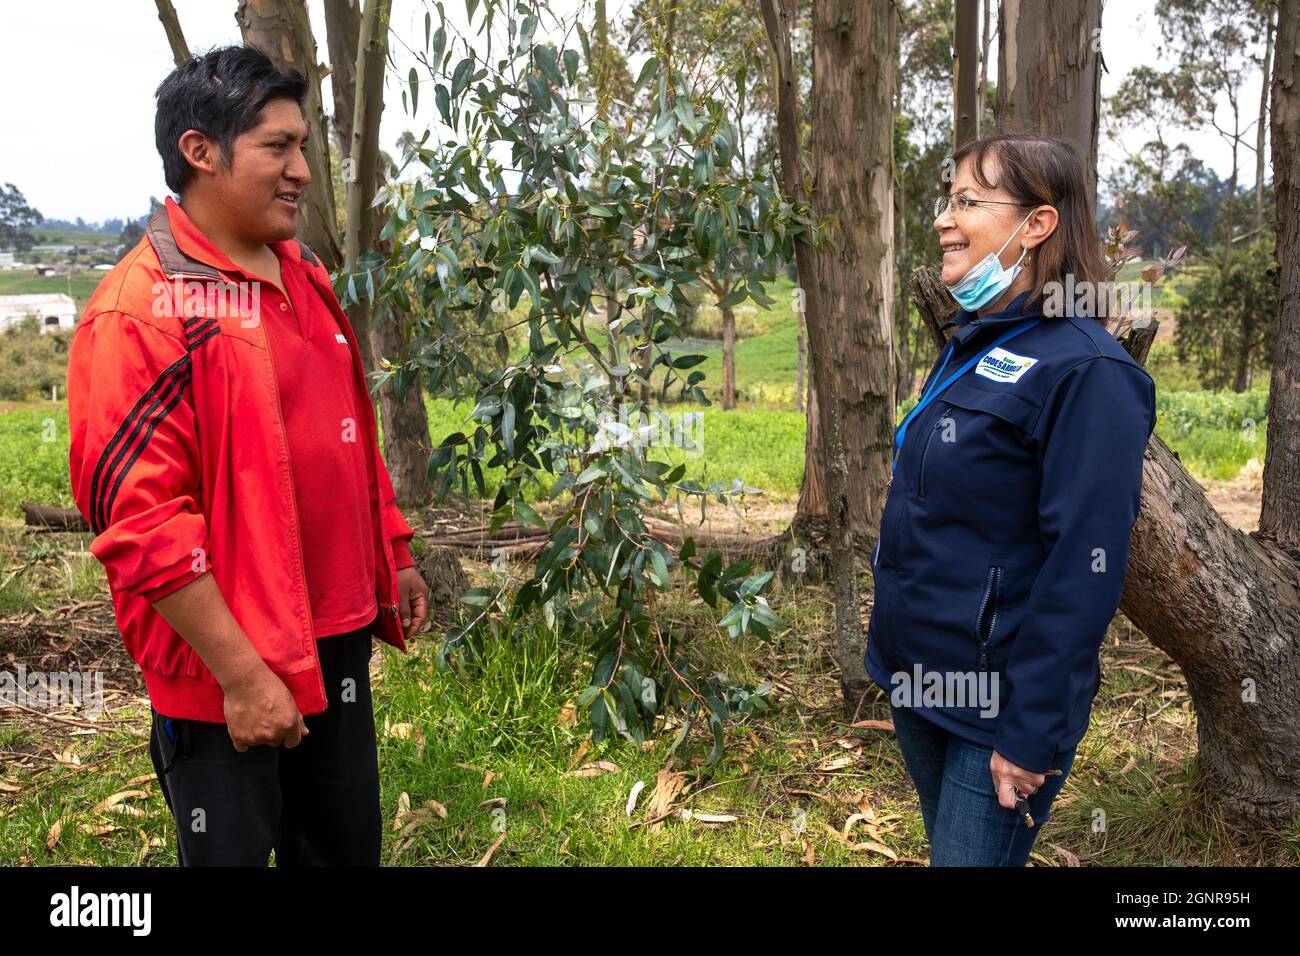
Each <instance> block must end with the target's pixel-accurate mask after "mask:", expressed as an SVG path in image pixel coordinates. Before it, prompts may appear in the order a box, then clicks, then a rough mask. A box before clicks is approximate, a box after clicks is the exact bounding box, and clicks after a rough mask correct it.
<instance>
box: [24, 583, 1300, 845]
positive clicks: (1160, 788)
mask: <svg viewBox="0 0 1300 956" xmlns="http://www.w3.org/2000/svg"><path fill="white" fill-rule="evenodd" d="M472 573H474V574H476V575H482V574H485V573H486V569H485V568H483V567H482V566H479V565H473V566H472ZM56 591H57V588H56V587H53V586H51V592H56ZM51 596H53V597H57V598H58V603H62V602H63V601H64V600H68V599H71V597H72V596H71V595H66V596H65V595H57V594H54V593H51ZM775 599H776V606H778V607H779V608H780V610H781V613H782V615H783V616H784V617H785V618H786V620H787V621H789V623H790V624H791V628H790V630H789V631H788V632H786V633H785V634H784V635H782V636H781V637H779V638H778V639H776V640H775V641H773V642H772V643H771V644H763V643H761V642H758V641H755V640H747V641H743V642H740V643H732V642H731V641H729V640H728V639H726V638H725V637H723V636H722V635H721V634H719V632H718V630H717V628H716V626H715V625H714V624H713V620H712V612H711V611H710V610H709V609H708V608H705V607H701V606H699V605H698V604H690V603H686V602H684V601H683V600H682V599H681V598H679V597H677V596H676V595H673V596H669V597H667V598H666V599H665V600H664V603H663V606H662V607H661V608H660V609H659V613H660V615H661V616H663V617H668V618H671V619H672V620H673V621H674V622H675V623H679V624H682V625H683V626H685V627H686V628H687V629H688V631H689V633H690V634H691V635H692V638H691V645H690V646H691V648H692V650H693V651H698V652H701V653H704V654H706V655H707V656H708V657H709V659H710V660H712V661H713V662H714V666H715V667H716V668H718V669H721V670H724V671H725V672H727V673H728V674H730V675H731V676H732V677H734V678H736V679H738V680H743V681H748V680H754V679H758V678H762V677H770V676H772V675H774V674H777V673H779V674H781V677H780V684H781V686H780V687H779V688H778V690H777V692H776V694H775V695H774V703H775V705H776V709H775V710H774V711H773V712H771V713H770V714H768V715H766V716H764V718H762V719H759V720H753V719H751V720H748V721H745V722H741V723H736V724H732V725H730V726H729V729H728V738H727V750H726V753H725V755H724V757H723V759H722V761H721V762H720V763H719V764H717V765H716V766H714V767H705V766H702V765H701V761H702V758H703V756H704V755H705V753H706V751H707V749H708V741H707V739H706V736H707V735H706V733H705V732H703V731H702V730H701V729H699V728H695V729H693V730H692V732H691V734H690V735H689V736H688V738H687V741H686V743H685V744H683V746H682V747H681V748H680V749H679V750H678V752H677V754H675V755H674V756H673V757H672V758H669V757H668V754H667V750H668V747H669V746H670V742H671V738H672V736H673V735H672V734H671V733H661V734H659V735H658V736H656V737H655V738H654V739H653V740H652V741H650V742H649V743H648V744H647V745H646V746H645V747H644V748H637V747H636V746H634V745H633V744H631V743H628V742H626V741H612V742H608V743H606V744H603V745H595V746H593V745H592V744H591V743H590V741H589V740H588V738H587V734H586V731H585V728H584V727H583V726H582V725H579V726H576V727H575V726H573V724H572V721H570V720H568V719H566V716H565V715H566V705H568V704H570V703H571V702H572V701H573V699H574V697H575V695H576V694H577V692H578V691H579V690H580V689H581V688H582V687H583V686H585V685H586V683H587V680H588V675H589V673H590V666H591V660H590V656H589V655H588V654H587V652H586V650H585V649H584V648H583V647H581V646H577V645H572V644H566V643H564V642H561V641H560V640H559V639H557V638H556V637H555V636H554V635H553V634H552V633H551V632H549V631H548V630H547V629H546V628H545V627H544V626H540V625H537V624H529V625H527V626H522V627H519V628H516V629H515V630H514V631H512V632H508V633H506V634H505V635H503V636H502V637H501V638H500V639H498V640H496V641H493V642H490V643H488V644H487V645H486V646H485V648H484V650H483V651H482V652H481V653H480V655H479V657H478V658H476V659H475V660H473V661H465V667H464V668H463V670H462V669H461V668H457V667H452V668H450V669H448V670H447V671H444V672H439V671H438V670H437V669H436V668H435V666H434V649H435V639H434V637H433V636H432V635H429V636H427V637H425V638H422V639H420V640H417V641H416V642H414V643H413V644H412V649H411V651H410V652H409V653H407V654H405V655H403V654H399V653H397V652H396V651H394V650H393V649H391V648H388V647H387V646H383V645H379V647H380V650H379V652H378V661H377V666H378V668H379V673H378V674H377V675H376V676H375V678H374V684H373V690H374V701H375V721H376V731H377V737H378V743H379V762H380V779H381V802H382V808H383V818H384V821H385V829H384V846H383V862H384V863H385V864H396V865H426V864H438V865H472V864H474V863H477V862H479V861H480V860H482V859H483V858H484V857H485V856H486V855H487V854H488V852H489V851H493V856H492V865H498V866H499V865H610V866H623V865H641V866H662V865H700V866H704V865H708V866H717V865H798V864H801V863H806V862H809V861H811V862H813V863H816V864H820V865H882V864H884V863H886V862H887V861H888V857H887V856H886V855H885V854H884V853H882V852H879V851H878V850H876V849H874V848H871V847H870V846H869V845H868V844H869V843H870V842H875V843H878V844H880V845H882V846H883V847H886V848H887V850H888V852H889V853H892V854H894V855H895V856H897V857H900V858H903V859H912V860H923V859H924V858H925V857H926V856H927V854H928V849H927V844H926V840H925V836H924V829H923V826H922V824H921V819H920V813H919V808H918V806H917V802H916V797H915V792H914V791H913V789H912V786H911V783H910V780H909V778H908V776H907V773H906V770H905V767H904V765H903V762H902V759H901V756H900V754H899V751H898V747H897V743H896V740H895V739H894V736H893V734H892V733H890V732H888V731H881V730H874V729H861V730H853V729H850V728H849V727H848V726H847V723H846V721H844V719H843V718H842V717H841V716H840V713H839V710H838V708H837V707H836V704H835V699H836V697H837V695H838V693H839V687H838V679H837V677H836V675H835V670H834V667H833V666H832V665H831V664H830V662H829V659H828V654H827V648H826V647H825V646H824V645H823V644H821V643H820V642H819V638H818V637H817V635H819V634H822V633H823V632H824V629H825V627H826V624H827V621H828V618H829V615H830V606H829V602H828V600H827V597H826V595H825V593H824V592H823V591H822V590H821V589H819V588H810V589H799V590H791V591H782V592H779V593H778V594H777V595H775ZM1103 654H1104V655H1105V659H1104V663H1103V672H1104V673H1105V675H1106V680H1105V682H1104V684H1103V687H1102V690H1101V692H1100V694H1099V696H1098V698H1097V702H1096V705H1095V706H1094V709H1093V718H1092V727H1091V729H1090V731H1089V734H1088V736H1087V737H1086V738H1085V740H1084V743H1083V745H1082V747H1081V749H1080V752H1079V756H1078V758H1077V759H1076V762H1075V769H1074V771H1073V772H1072V773H1071V775H1070V777H1069V779H1067V781H1066V784H1065V787H1064V789H1063V790H1062V793H1061V796H1060V797H1059V798H1058V801H1057V803H1056V805H1055V806H1054V808H1053V813H1052V817H1051V819H1050V820H1049V821H1048V822H1047V823H1046V824H1045V827H1044V832H1043V834H1042V836H1041V837H1040V838H1039V841H1038V844H1037V846H1036V848H1035V852H1034V855H1033V857H1032V858H1031V860H1032V862H1033V863H1034V864H1035V865H1037V866H1060V865H1063V863H1064V857H1063V855H1062V854H1061V853H1060V852H1058V850H1057V849H1055V847H1060V848H1061V849H1062V850H1064V851H1066V852H1068V853H1071V854H1074V855H1075V856H1077V857H1079V858H1080V859H1081V860H1082V861H1083V862H1084V863H1085V864H1086V865H1121V864H1125V863H1131V864H1145V865H1152V864H1156V865H1162V864H1163V865H1168V864H1171V863H1178V864H1183V865H1195V864H1228V865H1240V864H1251V863H1254V864H1260V863H1263V864H1272V865H1281V864H1285V862H1286V861H1287V860H1291V861H1294V859H1295V854H1296V853H1297V852H1300V826H1297V827H1292V828H1290V829H1287V830H1284V831H1282V832H1279V833H1271V834H1265V835H1263V836H1262V837H1261V838H1260V839H1259V841H1258V843H1256V844H1255V845H1250V844H1246V845H1239V844H1237V843H1235V842H1234V841H1233V840H1232V839H1231V838H1230V837H1229V834H1228V832H1227V830H1226V829H1225V827H1224V825H1223V824H1222V822H1221V821H1220V820H1219V818H1218V817H1217V815H1216V814H1215V813H1214V811H1213V808H1212V807H1210V806H1208V805H1207V803H1206V801H1205V799H1204V795H1203V794H1202V793H1201V791H1200V789H1199V777H1198V772H1197V767H1196V761H1195V757H1194V750H1195V721H1194V715H1193V714H1191V713H1190V711H1188V710H1186V709H1184V708H1182V707H1177V706H1175V707H1170V708H1168V709H1165V710H1163V711H1161V713H1160V714H1158V715H1156V716H1153V717H1151V718H1150V719H1148V720H1146V721H1143V722H1141V723H1135V722H1134V721H1133V720H1132V719H1131V714H1132V710H1133V697H1134V695H1150V694H1153V693H1154V692H1153V690H1152V687H1153V685H1152V683H1151V681H1152V676H1150V675H1154V674H1156V672H1157V671H1166V672H1170V674H1171V679H1170V680H1169V682H1168V683H1162V684H1160V685H1159V686H1162V687H1164V686H1169V687H1172V689H1173V691H1172V692H1175V693H1179V694H1182V695H1184V696H1185V687H1184V686H1183V685H1182V684H1181V679H1180V678H1178V677H1177V675H1176V673H1175V672H1172V671H1171V669H1172V665H1171V664H1170V663H1169V662H1168V660H1167V659H1166V658H1164V657H1163V655H1161V654H1160V652H1158V651H1156V650H1155V649H1154V648H1152V647H1151V646H1150V645H1149V644H1147V643H1146V642H1145V641H1144V640H1141V639H1139V638H1136V637H1132V636H1130V637H1128V638H1127V639H1126V640H1124V641H1123V642H1122V643H1121V641H1120V640H1118V639H1117V640H1116V641H1107V647H1106V649H1105V650H1104V652H1103ZM1116 658H1123V660H1124V661H1125V662H1132V661H1134V660H1137V661H1139V662H1140V663H1141V670H1138V671H1133V670H1126V669H1124V668H1123V667H1120V666H1117V665H1116V664H1114V663H1113V662H1114V661H1115V659H1116ZM1158 676H1161V677H1163V675H1158ZM1166 693H1168V692H1166ZM1175 703H1177V701H1175ZM147 714H148V711H147V708H145V707H144V706H143V705H142V704H140V703H135V704H127V705H126V706H118V707H117V708H116V709H114V710H113V711H112V712H111V714H110V715H109V717H110V719H109V720H103V721H100V722H98V725H97V726H95V728H94V729H95V730H96V733H93V734H89V735H86V734H72V733H69V731H70V730H73V729H75V728H72V727H69V726H67V725H63V726H60V725H57V724H53V723H50V722H45V723H33V724H32V725H30V726H24V727H6V728H0V752H3V753H7V754H15V753H31V752H34V751H36V749H37V748H38V747H40V746H41V745H42V744H53V746H54V750H53V752H54V753H64V754H65V756H66V755H68V754H70V755H72V756H74V757H75V759H76V760H77V761H79V763H78V764H57V765H56V764H55V763H54V762H53V760H52V758H48V757H47V758H46V759H42V760H37V761H35V764H34V768H35V769H33V770H22V769H17V768H15V767H12V766H11V767H10V768H9V769H7V770H6V772H5V773H4V774H3V777H4V779H5V780H6V781H7V782H8V783H9V784H10V785H13V786H17V787H18V788H19V789H18V792H16V793H11V794H6V793H0V865H13V864H17V863H20V862H24V861H25V862H28V863H32V864H36V865H50V864H69V863H83V864H91V865H97V866H105V865H137V864H141V863H142V864H144V865H162V866H166V865H173V864H174V862H175V859H176V857H175V852H176V851H175V836H174V831H173V829H172V821H171V818H170V815H169V813H168V811H167V808H166V805H165V803H164V801H163V798H162V796H161V794H160V792H159V790H158V787H157V783H156V781H155V780H154V779H153V769H152V765H151V763H150V761H149V757H148V753H147V749H146V744H147V737H146V736H145V735H146V733H147V729H148V719H147ZM859 716H860V717H861V718H874V719H882V718H887V717H888V708H887V706H886V704H885V703H884V701H883V700H877V701H875V702H871V703H868V704H867V705H866V707H865V708H864V710H863V711H862V713H861V714H860V715H859ZM598 761H607V762H608V763H609V764H611V765H612V768H605V769H604V770H603V771H602V772H600V773H599V774H598V775H595V776H583V775H579V774H577V773H574V771H575V770H580V769H581V768H583V767H585V766H587V765H589V764H593V763H596V762H598ZM665 769H667V770H670V771H674V772H681V773H683V774H685V776H686V780H687V781H688V782H689V783H690V789H689V791H688V792H687V793H686V795H685V797H684V798H682V799H680V800H679V801H678V802H677V803H676V804H675V807H676V808H684V809H688V810H690V811H691V812H692V813H694V814H713V815H725V816H726V817H727V818H729V820H730V822H725V823H720V824H710V823H706V822H702V821H700V820H698V819H683V818H677V817H674V818H672V819H668V820H666V821H664V824H663V828H662V829H661V830H660V831H658V832H655V831H653V830H652V829H650V828H649V827H647V826H636V824H639V823H644V822H645V821H646V820H647V806H648V802H649V797H650V794H651V792H652V791H653V789H654V787H655V783H656V775H657V774H658V773H659V772H660V771H661V770H665ZM638 782H643V783H644V784H645V787H644V789H643V790H642V791H641V794H640V797H639V800H638V802H637V806H636V808H635V810H634V811H633V814H632V815H631V816H630V817H629V816H628V815H627V814H626V804H627V801H628V797H629V794H630V793H631V790H632V788H633V786H634V785H635V784H637V783H638ZM128 790H131V791H143V793H142V794H137V795H134V796H130V797H128V798H126V799H125V800H124V801H123V802H124V803H126V804H127V805H128V806H129V807H132V808H133V812H132V813H129V814H125V815H123V814H118V813H115V812H113V811H110V810H105V809H97V806H98V805H99V804H100V803H101V801H104V800H105V799H106V798H108V797H109V796H111V795H114V794H120V793H122V792H123V791H128ZM430 801H432V802H433V803H430ZM438 807H441V808H442V809H443V810H445V812H446V816H445V818H444V817H443V816H442V815H441V813H439V812H438V811H437V808H438ZM408 808H409V809H410V810H413V811H416V813H415V815H413V816H403V815H402V814H403V811H405V810H406V809H408ZM1099 813H1100V814H1101V815H1102V816H1103V818H1104V821H1105V829H1104V830H1100V831H1099V830H1098V829H1097V828H1096V826H1095V824H1096V821H1097V820H1098V815H1099ZM854 814H866V815H867V820H865V821H863V820H862V819H861V818H859V821H858V822H857V823H856V824H855V828H854V829H853V831H852V834H851V838H850V840H849V841H848V842H849V843H852V844H855V845H856V847H857V848H856V849H850V848H849V847H848V846H846V845H845V842H844V841H842V840H841V839H839V838H837V837H836V836H834V835H832V833H831V831H832V830H834V831H836V832H837V833H841V834H842V833H843V829H844V827H845V824H846V823H847V822H848V821H849V819H850V817H851V816H853V815H854ZM394 823H396V826H394ZM56 824H57V825H58V831H57V836H58V838H57V840H55V841H54V845H53V847H52V848H50V847H48V846H47V842H48V841H49V840H50V836H51V830H52V828H54V827H55V826H56ZM868 824H869V826H868ZM111 826H116V827H119V829H117V830H113V831H108V832H105V831H104V829H103V828H105V827H111ZM498 841H500V842H499V843H498ZM494 847H495V849H494Z"/></svg>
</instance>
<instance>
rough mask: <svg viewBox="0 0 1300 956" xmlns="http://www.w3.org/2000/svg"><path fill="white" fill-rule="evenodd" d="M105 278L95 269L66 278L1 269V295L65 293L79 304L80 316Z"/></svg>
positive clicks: (28, 270) (23, 270)
mask: <svg viewBox="0 0 1300 956" xmlns="http://www.w3.org/2000/svg"><path fill="white" fill-rule="evenodd" d="M103 278H104V273H103V272H100V271H98V270H95V269H81V270H79V271H77V272H74V273H72V274H71V275H66V276H38V275H37V274H36V272H35V270H33V269H0V295H27V294H29V293H37V292H63V293H66V294H68V295H70V296H72V298H73V300H74V301H75V302H76V303H77V315H78V316H80V315H81V313H82V312H84V311H85V310H86V304H87V303H88V302H90V297H91V295H93V294H94V292H95V288H96V287H97V286H98V285H99V283H100V280H102V279H103Z"/></svg>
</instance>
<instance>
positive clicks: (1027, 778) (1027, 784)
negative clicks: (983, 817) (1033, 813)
mask: <svg viewBox="0 0 1300 956" xmlns="http://www.w3.org/2000/svg"><path fill="white" fill-rule="evenodd" d="M989 772H991V773H992V774H993V787H994V789H995V790H997V793H998V803H1000V804H1001V805H1002V806H1004V807H1006V808H1007V809H1008V810H1014V809H1015V808H1016V791H1019V792H1020V794H1021V795H1022V796H1024V797H1025V798H1026V799H1027V798H1029V797H1031V796H1033V794H1034V793H1035V792H1036V791H1037V790H1038V788H1039V787H1041V786H1042V785H1043V781H1044V780H1046V779H1047V775H1046V774H1041V773H1031V772H1030V771H1028V770H1022V769H1021V768H1019V767H1017V766H1016V765H1015V764H1013V763H1012V762H1011V761H1010V760H1008V759H1007V758H1006V757H1004V756H1002V754H1000V753H998V752H997V751H996V750H995V751H993V759H991V760H990V761H989Z"/></svg>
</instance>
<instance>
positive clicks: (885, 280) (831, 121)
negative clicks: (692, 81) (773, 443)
mask: <svg viewBox="0 0 1300 956" xmlns="http://www.w3.org/2000/svg"><path fill="white" fill-rule="evenodd" d="M896 47H897V39H896V19H895V13H894V10H893V7H892V6H890V5H887V4H862V3H857V2H850V0H838V2H819V3H816V4H814V6H813V50H814V52H813V85H812V122H811V128H812V141H813V150H812V153H813V155H812V166H813V176H814V182H815V183H816V188H815V190H814V192H813V206H814V209H815V210H816V212H817V215H818V218H819V219H832V218H833V219H834V220H835V221H836V223H837V227H836V229H835V230H834V232H833V233H832V235H831V238H830V239H829V240H828V243H827V245H826V246H825V247H823V249H822V251H821V252H820V253H819V254H818V255H817V256H816V258H815V264H816V268H817V273H816V282H815V284H816V285H817V286H819V287H820V289H821V302H822V307H823V309H822V312H821V315H820V318H821V321H822V323H824V333H825V334H824V335H822V336H821V339H822V341H821V343H820V347H821V348H823V349H825V352H824V354H823V355H822V356H819V355H818V349H819V343H818V336H817V333H816V332H815V331H814V330H813V321H812V314H811V313H809V334H810V336H811V339H812V354H813V367H814V370H813V380H814V382H815V383H816V386H817V391H818V393H819V394H818V400H819V402H822V403H824V404H823V407H822V409H821V418H822V425H823V437H826V435H827V434H829V433H828V431H827V430H826V429H825V426H826V424H827V421H828V417H829V418H833V419H834V420H835V422H836V427H837V428H839V429H840V430H841V431H842V434H843V441H842V445H841V446H840V447H841V448H842V453H843V454H844V455H845V458H846V461H845V468H846V471H845V475H846V480H847V486H846V495H847V497H846V498H845V499H844V500H843V501H842V502H840V503H838V504H836V503H835V499H834V497H832V498H831V499H830V500H831V502H832V506H836V507H844V508H846V509H847V511H848V514H849V520H850V525H851V530H852V533H853V540H854V544H855V546H856V547H857V548H858V549H859V553H860V554H862V555H863V556H865V555H867V554H869V553H870V551H871V549H872V548H873V547H874V546H875V541H876V537H877V535H878V533H879V527H880V515H881V511H882V510H883V507H884V497H885V488H886V487H887V486H888V484H889V477H890V470H889V460H890V453H891V445H892V441H893V436H894V337H893V323H894V190H893V185H894V149H893V147H894V126H893V102H894V82H895V79H894V73H895V69H896V62H895V61H896V59H897V51H896ZM823 360H824V365H823ZM828 379H833V381H834V387H835V390H836V392H837V395H836V398H835V400H834V401H831V400H830V393H829V391H828V388H829V385H828ZM833 447H834V446H832V445H830V444H828V445H827V446H826V450H827V452H828V453H835V452H834V451H833ZM828 490H829V489H828ZM859 663H860V662H859Z"/></svg>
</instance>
